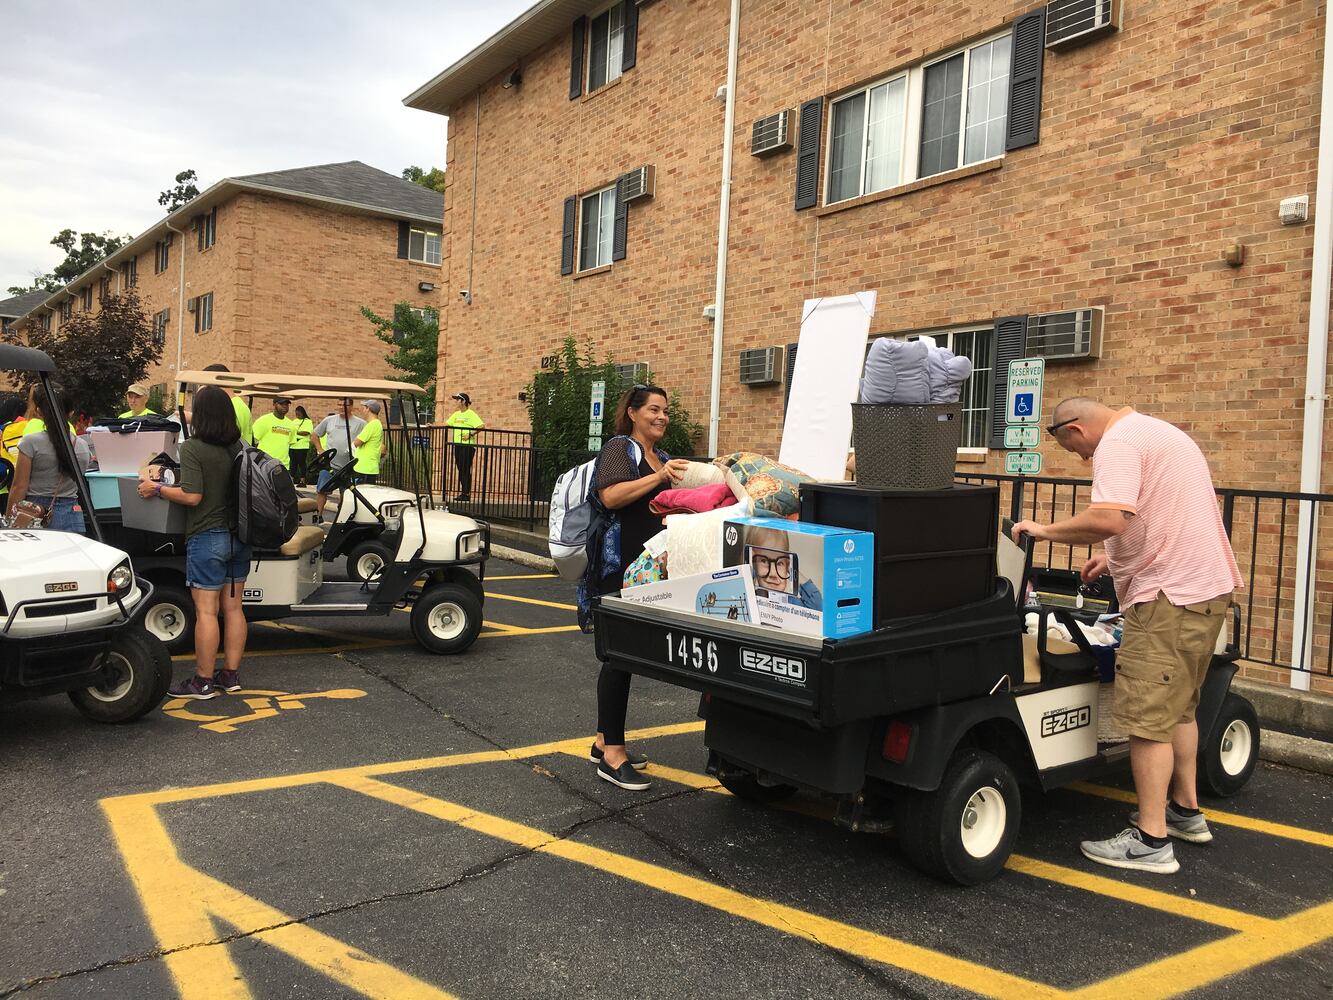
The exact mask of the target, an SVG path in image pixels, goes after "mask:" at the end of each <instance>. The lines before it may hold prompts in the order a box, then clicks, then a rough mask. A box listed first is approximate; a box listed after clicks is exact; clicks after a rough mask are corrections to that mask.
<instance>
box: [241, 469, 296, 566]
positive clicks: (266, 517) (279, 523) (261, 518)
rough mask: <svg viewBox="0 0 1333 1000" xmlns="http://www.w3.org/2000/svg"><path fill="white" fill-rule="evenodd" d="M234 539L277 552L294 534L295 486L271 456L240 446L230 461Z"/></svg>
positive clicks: (289, 476)
mask: <svg viewBox="0 0 1333 1000" xmlns="http://www.w3.org/2000/svg"><path fill="white" fill-rule="evenodd" d="M231 468H232V474H231V495H232V510H234V511H235V512H236V538H237V540H238V541H240V542H241V543H242V544H244V545H253V546H254V547H255V548H257V549H276V548H279V547H281V546H282V544H283V543H284V542H286V541H288V540H289V539H290V538H291V537H292V536H293V535H294V534H296V527H297V524H298V523H299V516H298V514H297V510H296V484H295V483H293V482H292V477H291V475H290V474H289V473H288V472H287V470H286V469H284V468H283V467H282V463H281V462H279V461H278V460H277V459H276V458H274V457H273V456H272V455H267V454H265V453H264V452H262V451H260V450H259V449H258V448H253V447H249V446H246V447H243V448H242V449H241V450H240V451H238V452H237V453H236V457H235V458H234V459H233V460H232V467H231Z"/></svg>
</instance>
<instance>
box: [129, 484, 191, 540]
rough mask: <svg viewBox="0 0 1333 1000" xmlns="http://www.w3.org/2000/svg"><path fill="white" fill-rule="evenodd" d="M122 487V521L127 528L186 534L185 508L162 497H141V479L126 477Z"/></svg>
mask: <svg viewBox="0 0 1333 1000" xmlns="http://www.w3.org/2000/svg"><path fill="white" fill-rule="evenodd" d="M117 482H118V484H119V486H120V520H121V523H122V524H123V525H124V526H125V527H127V528H135V529H138V530H139V531H152V532H155V533H157V534H163V535H180V534H184V532H185V508H184V507H182V506H181V505H180V504H178V503H171V502H170V501H167V500H163V499H161V498H160V497H149V498H147V499H145V498H144V497H141V496H139V478H138V477H137V476H134V477H129V476H126V477H125V478H123V479H119V480H117Z"/></svg>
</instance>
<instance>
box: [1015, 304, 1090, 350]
mask: <svg viewBox="0 0 1333 1000" xmlns="http://www.w3.org/2000/svg"><path fill="white" fill-rule="evenodd" d="M1027 356H1028V357H1030V358H1045V359H1046V360H1047V361H1091V360H1093V359H1094V358H1100V357H1101V356H1102V307H1101V306H1093V307H1092V308H1090V309H1075V310H1073V311H1072V312H1057V313H1042V314H1040V315H1037V316H1029V317H1028V337H1027Z"/></svg>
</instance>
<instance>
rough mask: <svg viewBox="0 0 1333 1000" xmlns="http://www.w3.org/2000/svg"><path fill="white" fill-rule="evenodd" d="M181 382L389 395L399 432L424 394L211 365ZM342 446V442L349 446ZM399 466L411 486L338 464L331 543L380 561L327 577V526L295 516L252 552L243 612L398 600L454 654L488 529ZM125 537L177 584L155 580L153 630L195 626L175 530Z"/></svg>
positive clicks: (265, 390) (349, 610)
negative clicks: (361, 549)
mask: <svg viewBox="0 0 1333 1000" xmlns="http://www.w3.org/2000/svg"><path fill="white" fill-rule="evenodd" d="M179 378H180V381H181V382H182V383H183V384H185V383H188V384H191V385H195V386H200V385H215V386H219V387H222V388H228V389H234V390H236V391H237V392H238V393H240V394H241V395H245V396H251V397H259V398H272V397H275V396H286V397H289V398H292V399H298V398H300V399H330V400H333V399H369V398H378V399H385V398H389V397H393V398H395V400H396V402H397V406H396V407H394V409H397V410H398V412H399V414H400V419H401V423H402V426H403V429H404V430H407V429H408V414H409V413H411V414H412V415H413V416H414V418H415V415H416V406H415V403H414V400H413V397H414V396H415V395H419V394H420V393H421V391H422V390H421V389H420V387H418V386H415V385H411V384H409V383H405V382H394V381H386V380H383V379H352V378H342V379H339V378H311V377H307V376H300V375H275V374H255V373H244V372H214V371H183V372H181V373H180V376H179ZM387 416H388V413H387V412H386V413H385V417H386V418H387ZM386 422H387V420H386ZM417 426H418V427H419V426H420V425H419V421H418V422H417ZM350 445H351V442H347V445H346V446H347V447H349V449H350ZM331 457H332V456H331V453H328V452H326V453H324V454H321V455H320V456H319V458H318V460H317V462H316V468H320V469H324V468H327V467H328V464H329V459H330V458H331ZM406 465H407V467H408V469H409V474H410V478H411V481H412V485H413V489H412V491H411V492H408V491H406V490H398V489H390V488H388V487H379V486H375V485H371V484H364V483H355V482H353V481H352V477H353V475H354V474H353V473H352V471H351V466H348V467H346V469H345V470H341V478H340V480H339V482H340V483H341V485H342V486H343V489H342V499H341V501H340V503H339V506H338V512H337V516H336V520H335V525H334V528H335V529H336V531H337V539H338V543H339V544H340V545H341V544H344V543H345V542H346V540H347V539H349V538H353V539H356V540H357V541H356V542H355V543H354V544H353V545H352V550H355V546H356V544H360V543H363V542H366V541H374V542H376V543H377V547H376V549H375V553H376V554H377V556H378V558H379V559H380V560H382V562H380V563H379V564H378V566H371V565H367V566H366V567H365V573H364V574H362V578H360V579H353V580H351V581H349V582H341V581H326V580H325V579H324V554H325V552H326V551H327V549H326V546H327V544H328V539H327V538H326V536H325V533H324V529H323V528H322V527H316V526H314V525H308V524H302V525H301V526H300V527H298V528H297V530H296V534H295V535H294V536H293V537H292V538H291V539H290V540H289V541H288V542H287V543H286V544H284V545H283V546H282V547H281V548H279V549H276V550H273V551H256V552H255V553H254V556H253V561H252V563H251V566H250V573H249V576H248V577H247V578H246V582H245V595H244V603H245V609H246V617H248V618H251V619H254V620H271V619H279V618H294V617H299V616H305V615H339V616H342V617H345V616H348V615H388V614H390V613H391V612H393V611H394V610H395V609H403V608H406V609H410V611H411V628H412V635H413V637H414V638H415V639H416V640H417V642H418V643H419V644H420V645H421V646H422V648H423V649H425V650H427V651H428V652H431V653H439V654H443V653H461V652H462V651H463V650H465V649H467V648H468V647H469V646H471V645H472V643H473V642H474V641H475V640H476V638H477V635H478V633H480V631H481V623H482V610H481V609H482V602H483V600H484V594H483V592H482V585H481V581H482V578H483V577H484V574H485V565H486V559H487V557H488V556H489V555H490V526H489V525H487V524H486V523H485V522H483V521H477V520H474V519H473V518H470V517H464V516H461V515H458V514H450V513H449V512H447V511H444V510H435V509H432V508H431V503H430V492H429V485H430V484H429V483H427V482H423V481H422V479H424V473H422V472H420V470H418V469H417V468H416V466H415V463H413V462H411V461H408V462H406ZM340 526H341V527H340ZM363 528H364V529H367V530H365V531H364V532H363V531H362V530H361V529H363ZM126 534H127V535H130V534H133V535H140V536H143V537H141V538H138V539H137V540H136V542H135V545H136V547H140V548H143V549H145V550H146V551H145V553H144V556H143V557H142V560H141V561H143V562H144V564H145V569H144V572H145V573H147V574H149V575H151V574H154V573H164V574H172V575H173V580H174V581H176V582H175V583H174V585H171V586H166V587H163V588H161V590H160V593H161V594H162V596H161V597H160V598H159V599H158V600H157V601H156V602H155V604H154V605H153V607H152V608H150V609H149V611H148V612H147V615H146V621H147V624H148V627H149V628H150V629H157V628H159V627H165V628H166V629H167V632H166V634H164V635H163V636H162V638H163V639H164V640H168V641H170V640H173V639H174V640H175V641H177V642H179V641H180V639H181V637H182V636H183V635H184V634H186V633H187V632H188V629H189V627H190V626H191V625H192V611H193V609H192V608H191V607H190V603H189V598H188V595H187V594H186V593H185V591H184V587H183V584H184V561H185V560H184V549H183V546H181V545H180V544H179V536H175V537H173V536H170V535H154V534H153V533H151V532H127V533H126ZM353 561H354V560H353ZM474 570H475V572H474Z"/></svg>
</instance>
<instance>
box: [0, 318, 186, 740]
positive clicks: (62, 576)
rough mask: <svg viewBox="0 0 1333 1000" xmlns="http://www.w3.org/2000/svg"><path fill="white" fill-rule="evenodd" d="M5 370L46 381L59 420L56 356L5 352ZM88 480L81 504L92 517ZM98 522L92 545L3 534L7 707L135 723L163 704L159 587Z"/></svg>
mask: <svg viewBox="0 0 1333 1000" xmlns="http://www.w3.org/2000/svg"><path fill="white" fill-rule="evenodd" d="M0 369H3V370H6V371H21V372H30V373H34V374H36V375H37V377H38V379H39V381H40V384H41V392H43V393H44V394H45V395H46V398H47V400H48V401H49V402H50V403H51V409H52V410H54V411H56V412H58V411H59V406H57V405H56V402H55V396H54V394H53V393H52V391H51V376H52V374H54V372H55V365H53V364H52V362H51V359H50V358H49V357H48V356H47V355H46V354H44V353H43V352H41V351H38V350H34V349H32V348H29V347H19V346H16V345H10V344H3V345H0ZM59 444H60V446H61V447H62V448H63V449H64V450H65V457H66V458H67V459H68V462H69V464H70V466H72V467H74V468H78V463H77V462H76V461H75V457H74V453H73V449H72V448H70V446H69V441H68V439H67V438H65V437H64V436H63V435H61V436H60V441H59ZM79 471H80V474H79V475H78V476H77V477H76V479H75V487H76V489H77V492H78V499H79V504H80V506H81V507H82V509H83V510H91V509H92V505H91V502H90V495H89V491H88V483H87V480H85V479H84V477H83V475H82V470H79ZM88 520H89V524H90V530H91V532H92V536H91V537H88V536H85V535H79V534H75V533H73V532H68V531H50V530H48V529H45V528H25V529H21V530H19V529H12V528H7V527H0V703H6V702H11V701H20V700H26V699H29V698H38V697H43V696H46V695H51V694H62V693H67V694H68V695H69V697H70V700H71V701H73V702H74V705H75V707H77V708H78V710H79V711H80V712H82V713H83V714H84V715H85V716H87V717H88V718H89V719H92V720H94V721H96V722H129V721H131V720H133V719H137V718H139V717H141V716H142V715H144V714H145V713H147V712H148V711H150V710H151V709H153V708H155V707H156V706H157V705H158V704H159V703H161V701H162V699H163V697H164V696H165V695H166V693H167V688H168V687H170V686H171V658H170V657H169V656H168V654H167V651H166V648H165V647H164V646H163V645H162V643H161V642H160V641H158V640H157V639H156V638H155V637H153V636H152V635H149V634H148V632H146V631H145V630H144V628H143V626H142V624H141V620H142V617H143V613H144V611H145V609H146V608H147V607H148V605H149V603H150V602H151V601H152V595H153V587H152V584H150V583H149V582H148V581H147V580H144V579H140V578H138V577H136V576H135V574H134V568H133V566H132V565H131V563H130V560H129V557H128V556H126V554H125V553H124V552H121V551H119V550H117V549H114V548H112V547H111V546H110V545H107V544H105V543H104V542H103V541H102V535H101V532H100V530H99V527H98V525H97V523H96V520H95V519H93V518H89V519H88Z"/></svg>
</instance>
